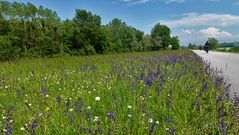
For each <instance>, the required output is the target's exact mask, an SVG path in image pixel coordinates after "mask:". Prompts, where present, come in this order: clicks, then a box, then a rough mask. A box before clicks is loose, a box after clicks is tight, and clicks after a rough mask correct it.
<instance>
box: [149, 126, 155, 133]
mask: <svg viewBox="0 0 239 135" xmlns="http://www.w3.org/2000/svg"><path fill="white" fill-rule="evenodd" d="M155 128H156V124H155V123H153V124H152V125H151V127H150V130H149V134H150V135H151V134H153V132H154V129H155Z"/></svg>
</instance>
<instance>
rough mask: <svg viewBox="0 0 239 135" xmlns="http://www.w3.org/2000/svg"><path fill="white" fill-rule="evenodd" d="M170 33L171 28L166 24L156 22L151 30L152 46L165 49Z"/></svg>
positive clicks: (168, 42)
mask: <svg viewBox="0 0 239 135" xmlns="http://www.w3.org/2000/svg"><path fill="white" fill-rule="evenodd" d="M170 33H171V30H170V28H169V27H168V26H166V25H161V24H160V23H158V24H156V25H155V26H154V28H153V29H152V31H151V37H152V41H153V42H152V43H153V44H154V48H155V49H156V50H159V49H160V48H163V49H166V48H167V47H168V46H169V44H170V40H171V37H170Z"/></svg>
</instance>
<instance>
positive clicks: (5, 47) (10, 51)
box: [0, 36, 20, 61]
mask: <svg viewBox="0 0 239 135" xmlns="http://www.w3.org/2000/svg"><path fill="white" fill-rule="evenodd" d="M19 52H20V48H18V47H16V46H14V45H13V44H12V42H11V40H10V38H9V37H8V36H0V56H1V57H0V61H3V60H11V59H16V58H18V56H19Z"/></svg>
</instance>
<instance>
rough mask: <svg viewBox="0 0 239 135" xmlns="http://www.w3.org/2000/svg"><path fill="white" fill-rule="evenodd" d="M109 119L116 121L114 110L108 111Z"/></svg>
mask: <svg viewBox="0 0 239 135" xmlns="http://www.w3.org/2000/svg"><path fill="white" fill-rule="evenodd" d="M108 119H109V120H111V121H114V120H115V115H114V112H109V113H108Z"/></svg>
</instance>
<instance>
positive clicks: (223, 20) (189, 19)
mask: <svg viewBox="0 0 239 135" xmlns="http://www.w3.org/2000/svg"><path fill="white" fill-rule="evenodd" d="M159 22H160V23H162V24H166V25H168V26H170V27H180V26H222V27H226V26H230V25H236V24H239V16H236V15H231V14H198V13H186V14H183V17H182V18H180V19H177V20H160V21H159Z"/></svg>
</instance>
